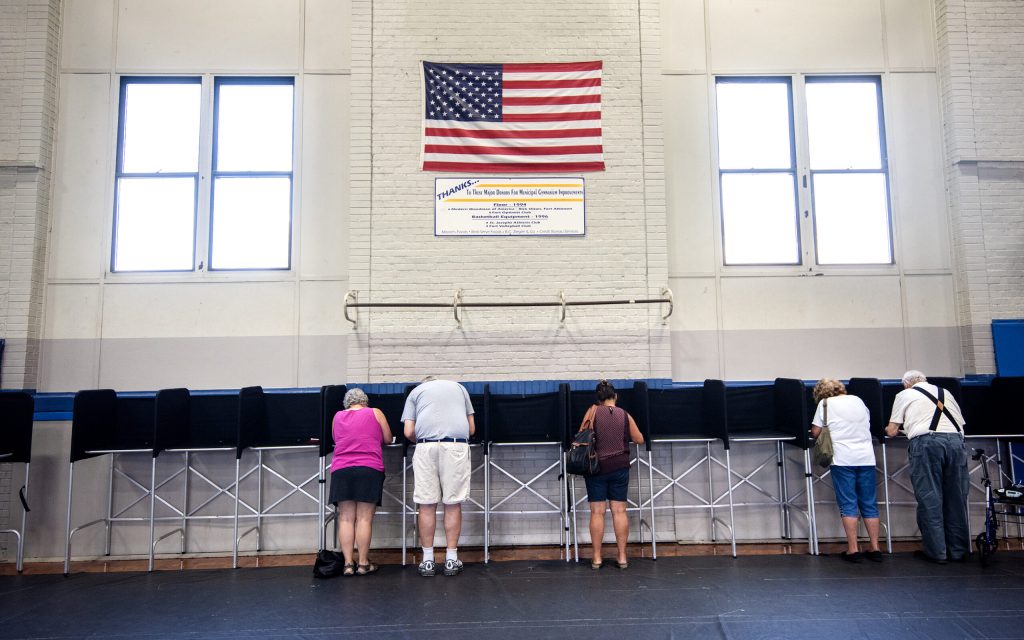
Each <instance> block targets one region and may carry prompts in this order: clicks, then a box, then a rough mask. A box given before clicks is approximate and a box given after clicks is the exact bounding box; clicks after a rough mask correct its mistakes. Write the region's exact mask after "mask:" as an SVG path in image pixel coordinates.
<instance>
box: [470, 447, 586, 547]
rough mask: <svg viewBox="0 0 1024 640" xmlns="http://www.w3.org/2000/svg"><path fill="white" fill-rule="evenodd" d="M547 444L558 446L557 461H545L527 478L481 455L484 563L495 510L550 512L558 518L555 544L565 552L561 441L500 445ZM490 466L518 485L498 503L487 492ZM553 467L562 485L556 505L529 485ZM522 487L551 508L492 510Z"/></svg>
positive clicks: (563, 466)
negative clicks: (482, 459)
mask: <svg viewBox="0 0 1024 640" xmlns="http://www.w3.org/2000/svg"><path fill="white" fill-rule="evenodd" d="M548 445H550V446H558V447H559V449H558V460H556V461H554V462H552V463H551V464H549V465H548V466H547V467H545V468H544V469H543V470H541V471H540V472H539V473H537V474H535V475H534V476H533V477H532V478H530V479H529V480H522V479H520V478H518V477H516V476H514V475H512V474H511V473H509V472H508V471H507V470H505V469H504V468H503V467H502V466H501V465H499V464H497V463H495V462H493V461H491V460H490V458H491V456H490V455H489V454H486V455H485V467H484V487H485V490H484V562H485V563H487V562H490V518H491V516H493V515H494V514H495V513H499V514H505V515H508V514H520V515H542V514H549V515H551V514H554V515H557V516H558V518H559V523H560V526H559V532H558V533H559V537H558V545H559V547H562V546H563V544H564V545H565V549H566V552H567V553H568V543H567V535H566V531H565V530H564V529H563V525H564V513H565V510H566V505H565V496H566V491H565V488H564V482H565V455H564V452H563V451H562V449H561V443H558V442H539V443H514V444H508V445H504V446H548ZM499 446H502V445H499ZM492 468H495V469H497V470H498V471H500V472H502V473H503V474H505V476H506V477H508V479H509V480H511V481H512V482H514V483H516V484H517V485H518V487H517V488H516V489H514V490H513V491H512V492H511V493H509V494H508V495H506V496H504V497H502V498H501V500H499V501H498V502H496V503H493V504H492V502H491V493H490V484H491V483H490V473H491V469H492ZM555 470H557V472H558V473H557V477H556V482H558V483H559V484H560V485H563V486H561V487H559V491H558V501H559V504H555V503H554V502H552V501H551V500H550V499H548V498H547V497H545V496H543V495H541V494H540V493H539V492H538V491H537V490H536V489H534V488H533V486H531V485H532V484H533V483H534V482H536V481H537V480H540V479H541V478H543V477H544V476H546V475H548V474H550V472H551V471H555ZM524 490H525V491H528V492H530V493H532V494H533V495H534V496H535V497H536V498H537V499H539V500H540V501H541V502H543V503H545V504H547V505H548V506H550V507H551V509H547V510H543V511H496V509H497V508H498V507H500V506H501V505H502V504H504V503H505V502H506V501H508V500H510V499H511V498H513V497H514V496H516V495H518V494H519V493H520V492H521V491H524Z"/></svg>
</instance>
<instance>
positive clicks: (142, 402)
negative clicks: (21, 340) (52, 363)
mask: <svg viewBox="0 0 1024 640" xmlns="http://www.w3.org/2000/svg"><path fill="white" fill-rule="evenodd" d="M154 424H155V399H154V398H153V397H152V396H148V397H145V396H143V397H136V396H118V395H117V393H116V392H115V391H114V390H113V389H96V390H89V391H79V392H78V393H76V394H75V400H74V408H73V410H72V419H71V453H70V456H69V461H68V508H67V521H66V529H65V533H64V575H67V574H68V572H69V571H70V568H71V541H72V538H73V537H74V535H75V534H76V533H77V532H79V531H81V530H82V529H85V528H87V527H91V526H92V525H95V524H100V523H103V524H104V525H105V527H106V544H105V547H104V553H105V554H106V555H110V534H111V526H112V525H113V524H114V523H115V522H144V521H148V522H150V523H152V521H153V501H152V500H151V501H150V512H149V517H148V518H143V517H130V516H126V515H124V514H125V513H127V512H128V511H129V510H130V509H131V508H132V507H134V506H135V505H136V504H139V503H140V502H142V501H143V500H145V499H146V498H148V497H151V496H152V494H153V483H152V478H151V484H150V485H149V486H148V487H147V486H146V485H144V484H142V483H141V482H139V481H138V480H137V479H135V478H133V477H132V476H131V475H129V474H128V473H127V472H125V471H123V470H121V469H119V468H118V467H117V464H116V463H117V458H118V456H120V455H127V454H141V453H148V454H150V456H152V455H153V432H154ZM103 455H110V456H111V458H112V459H111V463H110V475H109V479H108V487H107V491H108V496H109V497H108V501H107V514H106V516H105V517H103V518H98V519H96V520H92V521H90V522H87V523H85V524H82V525H79V526H77V527H75V528H72V526H71V505H72V501H73V495H74V493H73V490H74V484H75V463H76V462H80V461H82V460H86V459H89V458H94V457H97V456H103ZM115 474H117V475H118V477H120V478H123V479H124V480H126V481H127V482H128V483H129V484H131V485H132V486H133V487H134V488H135V489H136V490H137V491H140V492H141V495H140V496H138V497H136V498H135V499H134V500H133V501H132V502H130V503H129V504H128V506H126V507H124V508H122V509H120V510H119V511H117V512H116V513H115V512H114V476H115ZM150 526H151V527H152V524H151V525H150Z"/></svg>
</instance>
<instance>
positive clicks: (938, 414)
mask: <svg viewBox="0 0 1024 640" xmlns="http://www.w3.org/2000/svg"><path fill="white" fill-rule="evenodd" d="M911 389H913V390H915V391H920V392H921V393H923V394H924V395H925V396H927V397H928V399H929V400H931V401H932V402H934V403H935V414H934V415H932V424H931V426H929V427H928V430H929V431H935V430H936V429H938V428H939V420H940V419H941V418H942V414H946V417H947V418H949V421H950V422H952V423H953V427H954V428H955V429H956V432H957V433H961V431H960V425H958V424H957V423H956V419H955V418H953V414H952V413H950V412H949V409H947V408H946V404H945V400H946V390H945V389H943V388H942V387H937V389H938V390H939V397H938V398H936V397H935V396H933V395H932V394H930V393H928V392H927V391H925V390H924V389H922V388H921V387H911Z"/></svg>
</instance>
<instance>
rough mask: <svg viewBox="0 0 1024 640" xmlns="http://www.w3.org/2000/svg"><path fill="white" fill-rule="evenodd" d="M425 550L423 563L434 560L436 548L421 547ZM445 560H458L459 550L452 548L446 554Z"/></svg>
mask: <svg viewBox="0 0 1024 640" xmlns="http://www.w3.org/2000/svg"><path fill="white" fill-rule="evenodd" d="M421 549H423V562H426V561H427V560H430V561H433V560H434V547H421ZM444 559H445V560H446V561H447V560H458V559H459V549H458V548H457V547H451V548H449V549H448V550H447V551H446V552H445V556H444Z"/></svg>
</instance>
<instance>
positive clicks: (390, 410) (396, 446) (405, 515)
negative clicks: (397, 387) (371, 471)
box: [330, 386, 416, 565]
mask: <svg viewBox="0 0 1024 640" xmlns="http://www.w3.org/2000/svg"><path fill="white" fill-rule="evenodd" d="M412 390H413V387H412V386H407V387H406V388H405V390H404V391H403V392H400V393H368V394H366V397H367V399H368V400H369V402H370V406H371V407H373V408H375V409H380V410H381V412H382V413H383V414H384V417H385V418H387V421H388V427H389V428H390V429H391V435H392V436H393V437H394V442H392V443H391V444H389V445H385V450H390V451H395V452H397V453H399V454H400V457H399V459H400V461H401V462H400V464H401V465H402V493H401V497H399V496H396V495H394V494H393V493H392V492H391V491H388V490H387V489H385V491H384V495H385V497H386V498H389V499H390V501H391V502H392V503H395V505H396V508H397V511H395V510H393V509H392V508H389V507H384V508H383V509H379V510H378V511H377V514H379V515H383V516H394V515H397V516H399V519H400V523H401V531H402V564H403V565H405V564H406V562H407V560H408V554H409V529H410V526H409V518H410V517H412V519H413V528H415V521H416V505H415V504H414V503H413V502H412V500H411V498H410V494H409V483H408V477H409V469H411V468H412V461H411V459H410V457H409V456H410V454H409V449H410V447H411V446H413V445H414V444H415V443H412V442H409V440H408V438H406V437H405V425H404V423H403V422H402V412H403V410H404V409H405V399H406V398H407V397H408V396H409V392H410V391H412ZM332 415H333V414H332ZM330 437H331V442H332V443H333V442H334V437H333V434H332V435H331V436H330ZM332 517H334V516H333V515H332ZM335 524H337V520H336V519H335ZM335 534H337V530H335ZM335 537H337V535H335Z"/></svg>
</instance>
